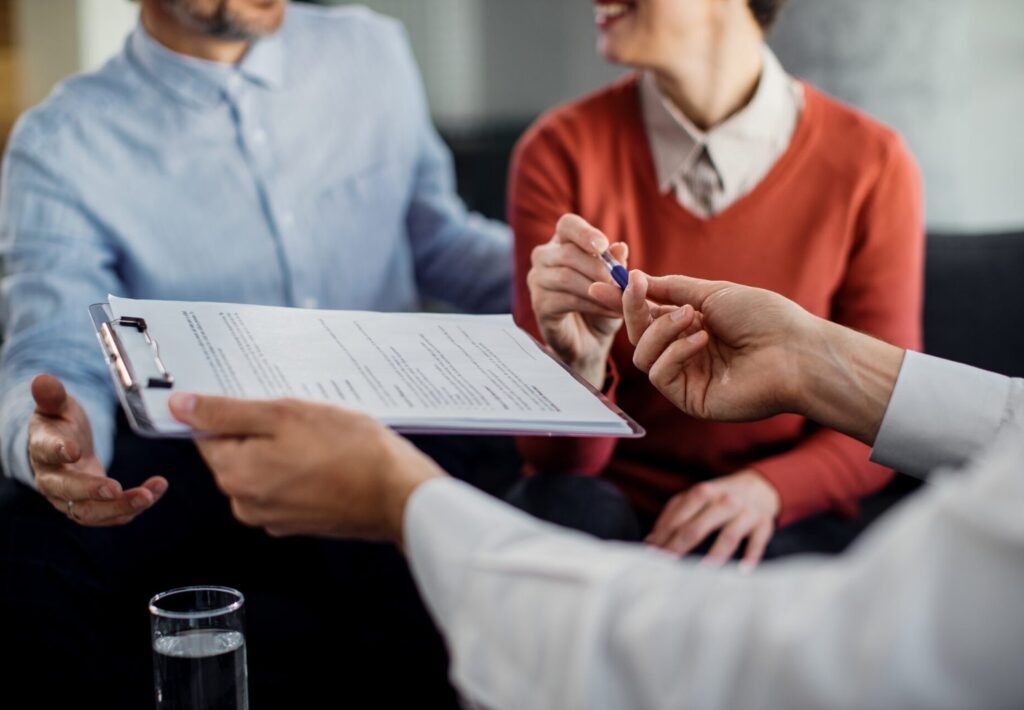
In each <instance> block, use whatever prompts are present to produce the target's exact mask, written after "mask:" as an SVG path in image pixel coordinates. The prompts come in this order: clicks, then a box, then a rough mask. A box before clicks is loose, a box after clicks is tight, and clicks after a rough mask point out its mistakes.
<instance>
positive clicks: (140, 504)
mask: <svg viewBox="0 0 1024 710" xmlns="http://www.w3.org/2000/svg"><path fill="white" fill-rule="evenodd" d="M131 506H132V507H133V508H135V510H142V509H143V508H145V507H146V498H145V497H144V496H135V497H134V498H132V502H131Z"/></svg>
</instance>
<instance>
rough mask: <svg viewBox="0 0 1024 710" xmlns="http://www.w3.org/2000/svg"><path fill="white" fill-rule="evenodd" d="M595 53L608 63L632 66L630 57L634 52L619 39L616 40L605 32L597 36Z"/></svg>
mask: <svg viewBox="0 0 1024 710" xmlns="http://www.w3.org/2000/svg"><path fill="white" fill-rule="evenodd" d="M597 53H598V54H600V55H601V57H602V58H603V59H604V60H605V61H606V62H609V63H610V64H623V65H627V66H632V65H633V62H632V61H631V57H632V56H633V54H635V53H634V52H631V51H629V47H628V46H626V43H624V42H622V41H621V40H616V39H613V38H611V37H609V36H608V35H606V34H600V35H598V38H597Z"/></svg>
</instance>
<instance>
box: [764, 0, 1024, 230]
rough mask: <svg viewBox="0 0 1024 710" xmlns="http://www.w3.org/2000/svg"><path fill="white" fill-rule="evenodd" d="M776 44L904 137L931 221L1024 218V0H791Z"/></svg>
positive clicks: (990, 226) (943, 225) (996, 226)
mask: <svg viewBox="0 0 1024 710" xmlns="http://www.w3.org/2000/svg"><path fill="white" fill-rule="evenodd" d="M772 45H773V46H774V47H775V49H776V51H777V53H778V54H779V56H780V58H781V59H782V61H783V63H784V64H785V65H786V66H787V67H788V68H789V70H790V71H791V72H793V73H795V74H797V75H798V76H801V77H805V78H807V79H808V80H809V81H810V82H811V83H813V84H815V85H817V86H820V87H822V88H824V89H825V90H827V91H829V92H830V93H832V94H833V95H835V96H838V97H840V98H842V99H843V100H845V101H848V102H850V103H852V104H854V105H855V106H858V107H861V108H863V109H864V110H866V111H867V112H868V113H871V114H872V115H874V116H876V117H878V118H880V119H881V120H883V121H885V122H886V123H888V124H890V125H892V126H894V127H895V128H897V129H898V130H899V131H900V132H901V133H902V134H903V136H904V137H905V138H906V140H907V142H908V143H909V145H910V147H911V149H912V150H913V151H914V154H915V155H916V156H917V159H918V161H919V162H920V164H921V168H922V170H923V172H924V175H925V184H926V188H927V201H928V219H929V223H930V224H931V225H932V227H933V228H936V229H948V230H951V231H981V230H1000V229H1009V228H1018V229H1019V228H1020V227H1024V130H1022V126H1024V0H855V1H852V0H790V7H788V8H787V11H786V13H785V14H784V15H783V17H782V19H781V21H780V23H779V26H778V27H777V28H776V31H775V32H774V33H773V36H772Z"/></svg>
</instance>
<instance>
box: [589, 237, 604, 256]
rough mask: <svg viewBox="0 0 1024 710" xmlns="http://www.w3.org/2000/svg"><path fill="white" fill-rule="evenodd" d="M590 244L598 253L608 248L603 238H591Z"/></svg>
mask: <svg viewBox="0 0 1024 710" xmlns="http://www.w3.org/2000/svg"><path fill="white" fill-rule="evenodd" d="M590 246H592V247H594V251H596V252H597V253H598V254H603V253H604V252H605V251H606V250H607V249H608V242H606V241H605V240H604V239H592V240H591V241H590Z"/></svg>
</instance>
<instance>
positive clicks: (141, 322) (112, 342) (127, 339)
mask: <svg viewBox="0 0 1024 710" xmlns="http://www.w3.org/2000/svg"><path fill="white" fill-rule="evenodd" d="M89 316H90V318H91V319H92V323H93V327H94V328H95V331H96V339H97V341H98V342H99V345H100V348H101V349H102V351H103V354H104V357H105V360H106V362H107V367H108V369H109V371H110V377H111V381H112V383H113V386H114V390H115V392H116V394H117V398H118V401H119V402H120V404H121V407H122V409H123V410H124V413H125V417H126V419H127V420H128V424H129V425H130V427H131V429H132V431H134V432H135V433H136V434H138V435H139V436H142V437H145V438H151V439H168V438H171V439H191V438H194V437H196V436H202V432H196V431H190V430H181V431H168V430H165V429H161V428H160V427H158V426H157V425H156V424H155V423H154V417H153V416H152V415H151V414H150V412H149V411H148V410H147V406H146V402H145V399H144V397H143V392H144V391H146V390H173V389H174V387H175V386H176V384H177V382H176V380H175V378H174V375H173V374H172V370H173V363H171V364H170V368H171V369H169V366H168V364H167V363H165V362H164V359H163V357H162V356H161V354H160V343H159V340H158V339H157V337H156V335H155V334H154V333H153V332H151V330H150V327H149V324H148V323H147V322H146V319H145V318H141V317H135V316H121V317H116V316H114V314H113V311H112V310H111V308H110V305H109V304H108V303H95V304H92V305H90V306H89ZM526 335H528V336H529V338H530V340H531V341H532V342H533V343H534V344H535V345H536V346H537V349H538V350H539V351H540V352H541V353H543V354H544V355H545V356H546V357H548V358H550V359H551V360H552V361H553V362H555V363H556V364H557V365H558V366H559V367H560V368H561V369H562V370H564V371H565V372H566V373H568V374H569V375H570V376H571V377H572V379H574V380H575V381H576V382H578V383H579V384H580V385H582V386H583V387H584V388H586V390H587V391H588V392H590V394H591V395H593V396H594V397H596V398H597V399H598V400H600V402H601V403H602V404H603V405H604V406H605V407H606V408H607V409H608V410H609V411H611V412H612V413H613V414H614V415H615V416H616V417H617V418H618V419H619V420H620V421H621V423H623V424H624V425H625V427H626V430H625V431H622V432H616V433H609V432H607V431H595V432H588V431H578V430H577V431H537V430H532V429H517V428H515V427H495V426H479V427H464V426H458V427H453V426H431V425H419V424H408V423H401V422H395V423H392V422H389V421H387V420H382V422H383V423H384V424H385V425H387V426H389V427H390V428H392V429H394V430H395V431H397V432H399V433H402V434H409V435H458V436H463V435H467V436H531V437H533V436H537V437H571V438H625V439H637V438H641V437H643V436H645V435H646V431H645V430H644V428H643V427H642V426H641V425H640V424H639V423H637V422H636V420H634V419H633V418H632V417H631V416H629V415H628V414H626V412H625V411H623V410H622V409H621V408H620V407H619V406H618V405H617V404H616V403H614V402H612V401H611V400H609V399H608V398H607V397H606V396H605V395H604V394H602V393H601V392H599V391H598V390H597V389H596V388H595V387H594V386H593V385H591V384H590V383H589V382H588V381H587V380H585V379H584V378H583V377H581V376H580V375H579V374H578V373H576V372H575V371H573V370H572V368H570V367H569V366H568V365H566V364H565V363H563V362H562V361H561V359H559V358H558V357H557V356H556V355H555V353H554V351H552V350H551V348H549V347H548V346H546V345H544V344H543V343H541V342H539V341H538V340H537V339H536V338H534V337H533V336H532V335H530V334H528V333H527V334H526ZM321 403H322V402H321Z"/></svg>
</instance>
